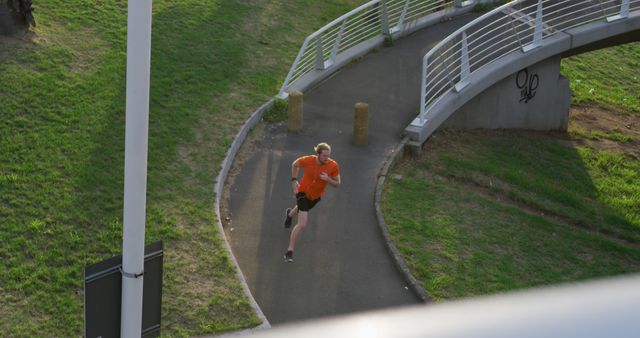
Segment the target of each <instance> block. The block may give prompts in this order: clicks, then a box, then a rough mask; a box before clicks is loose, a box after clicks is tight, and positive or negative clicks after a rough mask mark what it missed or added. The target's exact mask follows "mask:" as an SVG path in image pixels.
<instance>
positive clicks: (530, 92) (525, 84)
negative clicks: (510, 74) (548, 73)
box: [516, 68, 540, 103]
mask: <svg viewBox="0 0 640 338" xmlns="http://www.w3.org/2000/svg"><path fill="white" fill-rule="evenodd" d="M538 85H540V78H539V77H538V74H533V73H531V74H529V70H528V69H527V68H525V69H523V70H521V71H519V72H518V74H516V86H517V87H518V89H520V102H523V101H524V103H528V102H529V101H530V100H531V99H533V97H534V96H536V89H538Z"/></svg>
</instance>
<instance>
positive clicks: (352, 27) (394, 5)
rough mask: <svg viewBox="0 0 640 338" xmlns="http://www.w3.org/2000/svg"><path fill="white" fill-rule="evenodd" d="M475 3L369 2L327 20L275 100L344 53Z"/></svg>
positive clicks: (303, 49)
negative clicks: (440, 14)
mask: <svg viewBox="0 0 640 338" xmlns="http://www.w3.org/2000/svg"><path fill="white" fill-rule="evenodd" d="M471 4H475V1H466V2H465V1H462V0H372V1H369V2H367V3H365V4H363V5H360V6H359V7H357V8H355V9H353V10H351V11H349V12H348V13H346V14H344V15H342V16H341V17H339V18H337V19H335V20H333V21H331V22H330V23H328V24H327V25H325V26H324V27H322V28H320V29H318V30H317V31H315V32H313V33H312V34H311V35H309V36H308V37H307V38H306V39H305V40H304V42H303V43H302V47H301V48H300V50H299V51H298V54H297V55H296V58H295V60H294V62H293V64H292V66H291V68H290V69H289V72H288V73H287V76H286V78H285V80H284V83H283V84H282V87H281V88H280V92H279V93H278V97H281V98H284V97H286V96H287V92H288V91H289V90H291V89H292V88H295V87H296V86H295V84H296V83H297V82H299V81H300V80H301V79H302V78H303V77H305V76H314V75H315V74H312V73H314V72H316V71H321V72H322V71H328V70H332V68H333V67H334V64H335V61H336V59H337V58H338V57H340V56H341V55H344V54H346V52H347V51H349V50H352V49H356V48H358V47H362V46H365V45H367V46H368V45H370V44H371V43H372V42H376V41H379V42H381V41H383V40H384V38H385V37H396V36H398V35H400V34H402V33H403V32H404V30H405V28H406V27H407V26H408V25H409V24H412V23H413V22H416V21H418V20H420V19H422V18H425V17H427V16H429V15H433V14H435V13H440V12H442V16H444V15H445V12H444V10H446V9H451V8H453V7H465V6H468V5H471Z"/></svg>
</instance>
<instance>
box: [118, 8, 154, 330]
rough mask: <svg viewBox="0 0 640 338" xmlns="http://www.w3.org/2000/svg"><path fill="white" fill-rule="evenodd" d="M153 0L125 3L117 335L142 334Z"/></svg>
mask: <svg viewBox="0 0 640 338" xmlns="http://www.w3.org/2000/svg"><path fill="white" fill-rule="evenodd" d="M151 4H152V0H129V2H128V19H127V98H126V102H127V103H126V123H125V151H124V216H123V222H124V229H123V239H122V308H121V319H120V335H121V336H122V337H124V338H129V337H140V336H141V335H142V286H143V280H144V276H143V275H144V228H145V206H146V192H147V143H148V134H149V73H150V65H151Z"/></svg>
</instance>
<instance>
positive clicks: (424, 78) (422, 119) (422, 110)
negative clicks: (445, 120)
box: [418, 55, 429, 125]
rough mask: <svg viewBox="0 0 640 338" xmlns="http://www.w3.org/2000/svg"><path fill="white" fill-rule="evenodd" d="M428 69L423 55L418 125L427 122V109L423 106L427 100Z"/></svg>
mask: <svg viewBox="0 0 640 338" xmlns="http://www.w3.org/2000/svg"><path fill="white" fill-rule="evenodd" d="M428 69H429V60H428V59H427V56H426V55H425V56H424V58H422V80H421V82H422V84H421V85H420V88H421V89H422V90H421V91H420V116H418V117H419V120H418V122H419V123H420V125H424V124H425V122H427V110H426V108H425V104H426V102H427V84H428V81H427V74H428Z"/></svg>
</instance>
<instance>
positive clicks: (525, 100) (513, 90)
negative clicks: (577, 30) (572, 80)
mask: <svg viewBox="0 0 640 338" xmlns="http://www.w3.org/2000/svg"><path fill="white" fill-rule="evenodd" d="M560 61H561V58H560V56H556V57H552V58H549V59H546V60H544V61H542V62H540V63H537V64H535V65H532V66H529V67H526V68H523V69H521V70H520V71H518V72H516V73H514V74H511V75H510V76H508V77H506V78H504V79H502V80H501V81H498V82H497V83H496V84H494V85H493V86H491V87H489V88H488V89H487V90H485V91H484V92H482V93H481V94H479V95H477V96H476V97H474V98H473V99H471V100H470V101H468V102H467V103H466V104H464V105H463V106H462V107H461V108H460V109H458V110H457V111H456V112H455V113H453V115H451V116H450V117H449V118H448V119H447V120H446V121H445V123H444V124H443V127H444V128H484V129H499V128H507V129H532V130H566V129H567V123H568V120H569V106H570V105H571V89H570V88H569V80H568V79H566V78H565V77H563V76H561V75H560Z"/></svg>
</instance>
